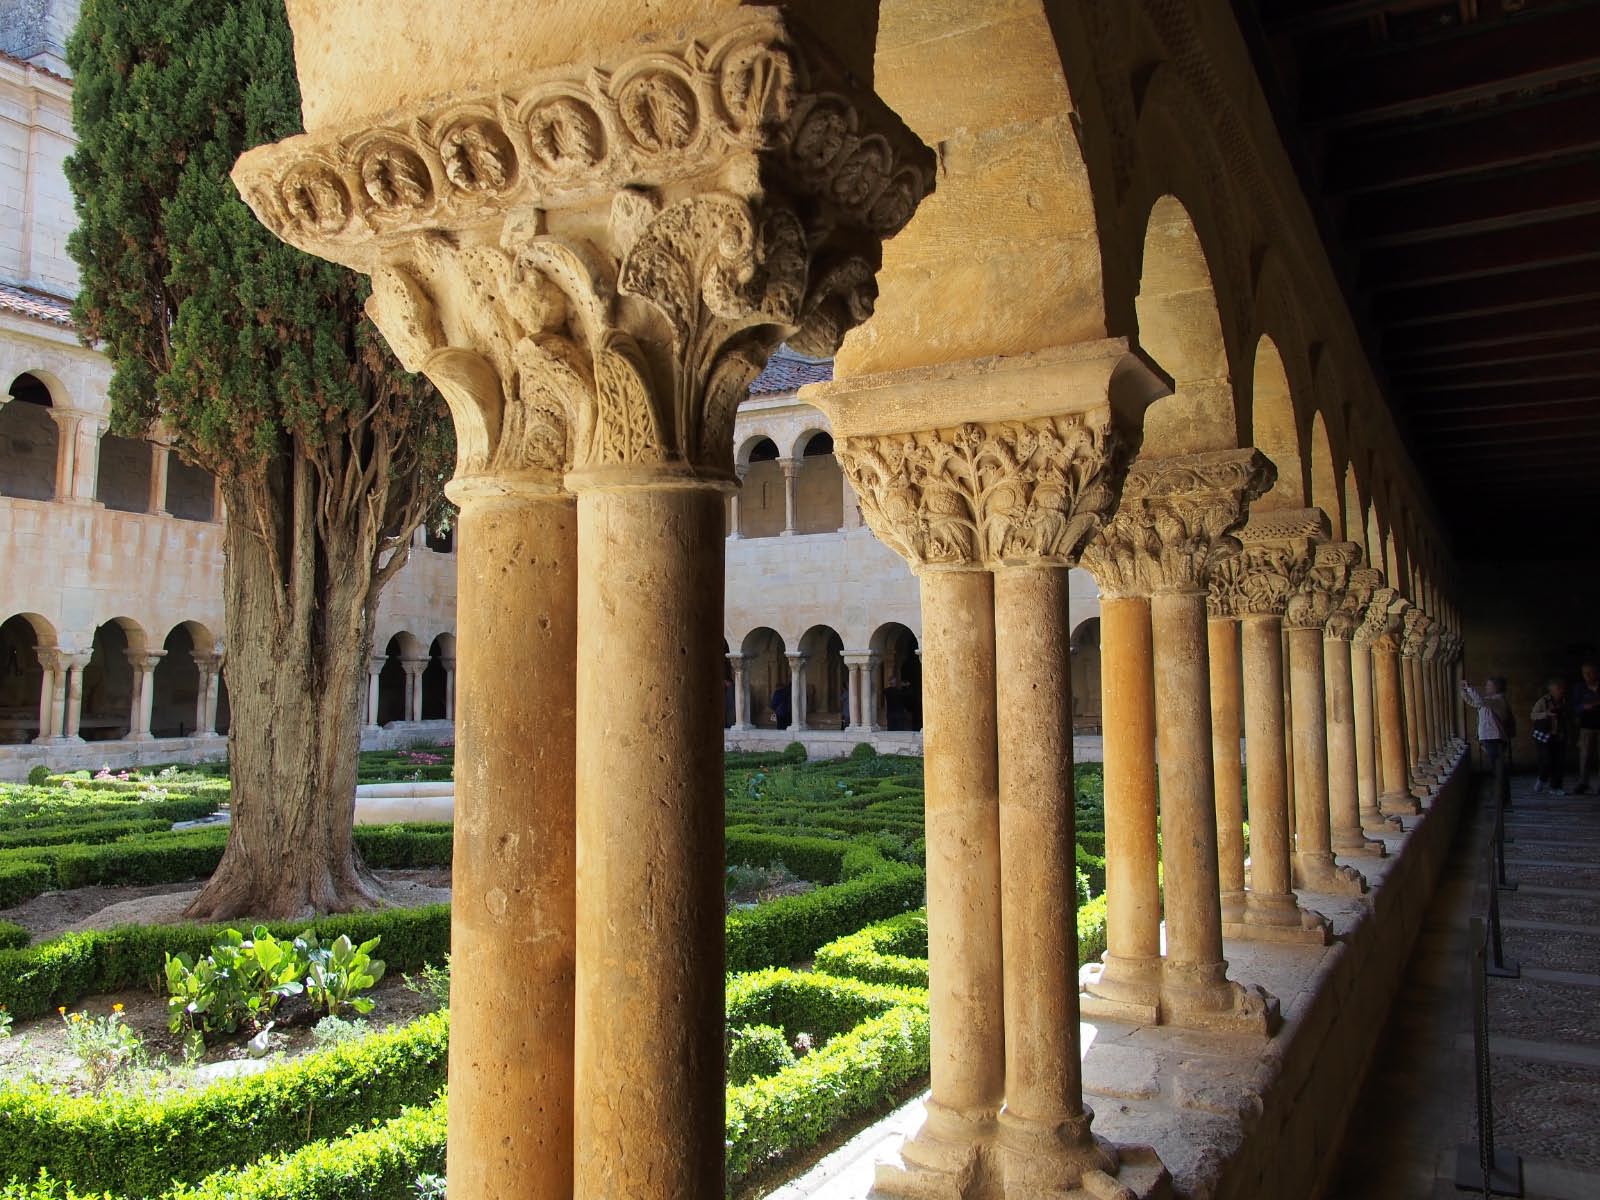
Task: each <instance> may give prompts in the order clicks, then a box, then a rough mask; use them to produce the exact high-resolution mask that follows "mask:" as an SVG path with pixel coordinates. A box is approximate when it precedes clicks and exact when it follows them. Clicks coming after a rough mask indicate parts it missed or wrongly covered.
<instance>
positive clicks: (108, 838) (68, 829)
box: [0, 818, 172, 850]
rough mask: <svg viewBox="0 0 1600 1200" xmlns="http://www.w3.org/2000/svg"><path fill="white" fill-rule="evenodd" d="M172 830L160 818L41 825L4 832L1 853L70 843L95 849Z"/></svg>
mask: <svg viewBox="0 0 1600 1200" xmlns="http://www.w3.org/2000/svg"><path fill="white" fill-rule="evenodd" d="M171 826H172V822H171V821H163V820H161V819H160V818H150V819H135V820H127V819H124V818H112V819H110V820H98V821H86V822H84V823H82V824H71V825H69V824H64V823H59V822H54V821H51V822H48V823H47V822H39V823H37V824H35V825H31V826H29V825H22V826H16V825H13V826H10V827H7V828H0V850H11V849H15V848H16V847H19V846H61V845H65V844H67V843H68V842H78V843H80V844H83V845H94V844H97V843H101V842H114V841H116V840H117V839H118V838H123V837H128V836H129V835H131V834H139V833H154V832H156V831H157V830H162V829H169V828H171Z"/></svg>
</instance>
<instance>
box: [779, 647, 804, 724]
mask: <svg viewBox="0 0 1600 1200" xmlns="http://www.w3.org/2000/svg"><path fill="white" fill-rule="evenodd" d="M785 657H787V658H788V660H789V728H790V729H792V730H794V731H795V732H796V733H801V732H803V731H804V730H805V727H806V663H807V662H808V661H810V660H809V658H808V657H807V656H806V655H804V654H789V655H786V656H785Z"/></svg>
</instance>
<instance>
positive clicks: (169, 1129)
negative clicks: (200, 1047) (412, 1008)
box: [0, 1013, 449, 1197]
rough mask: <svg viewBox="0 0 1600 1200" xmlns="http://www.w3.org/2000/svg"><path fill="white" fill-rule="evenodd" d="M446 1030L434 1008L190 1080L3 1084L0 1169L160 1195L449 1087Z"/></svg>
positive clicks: (5, 1174)
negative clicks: (120, 1088)
mask: <svg viewBox="0 0 1600 1200" xmlns="http://www.w3.org/2000/svg"><path fill="white" fill-rule="evenodd" d="M448 1029H449V1026H448V1022H447V1020H446V1017H445V1015H444V1014H443V1013H434V1014H431V1015H429V1016H425V1017H422V1018H419V1019H418V1020H417V1021H415V1022H413V1023H412V1024H410V1025H407V1026H405V1027H403V1028H400V1029H396V1030H390V1031H386V1032H384V1033H379V1034H374V1035H373V1036H372V1037H370V1038H368V1039H366V1040H365V1041H362V1042H358V1043H353V1044H350V1045H342V1046H334V1047H331V1048H329V1049H327V1050H320V1051H315V1052H313V1053H311V1054H308V1055H306V1056H304V1057H303V1058H299V1059H296V1060H294V1061H292V1062H287V1063H284V1064H282V1065H281V1066H276V1067H271V1068H268V1069H267V1070H265V1071H262V1072H261V1073H260V1074H257V1075H248V1076H244V1077H242V1078H238V1079H228V1080H223V1081H221V1082H218V1083H214V1084H211V1085H210V1086H208V1087H205V1088H200V1089H193V1090H185V1091H168V1092H164V1093H155V1094H151V1093H147V1092H110V1093H104V1094H102V1095H100V1096H97V1097H88V1096H67V1095H63V1094H61V1093H58V1092H55V1091H52V1090H51V1089H49V1088H46V1087H43V1086H40V1085H37V1084H28V1083H24V1084H15V1085H9V1086H0V1178H13V1179H32V1178H33V1177H34V1176H36V1175H37V1174H38V1172H39V1171H40V1169H41V1168H42V1169H44V1170H47V1171H49V1172H50V1174H51V1175H54V1176H56V1177H58V1178H61V1179H69V1180H71V1181H72V1183H73V1186H74V1187H77V1188H82V1189H87V1190H91V1191H93V1190H99V1189H105V1190H109V1191H113V1192H117V1193H120V1194H123V1195H127V1196H130V1197H131V1196H155V1195H158V1194H160V1193H161V1192H162V1191H163V1190H165V1189H166V1188H168V1187H169V1186H170V1185H171V1184H172V1183H173V1181H175V1180H176V1181H180V1182H185V1183H194V1182H198V1181H199V1180H201V1179H203V1178H204V1177H205V1176H207V1175H210V1174H211V1173H213V1172H215V1171H218V1170H222V1169H224V1168H231V1167H236V1166H238V1165H240V1164H242V1163H248V1162H252V1161H254V1160H256V1159H258V1158H260V1157H261V1156H262V1155H266V1154H278V1153H282V1152H284V1151H290V1150H293V1149H295V1148H296V1147H299V1146H301V1145H302V1144H303V1143H304V1142H306V1141H307V1140H309V1139H314V1138H328V1137H337V1136H338V1135H340V1134H343V1133H344V1132H345V1131H346V1130H348V1129H350V1128H351V1127H353V1126H359V1125H363V1124H366V1123H367V1122H369V1121H372V1120H375V1119H378V1120H381V1119H384V1118H387V1117H392V1116H395V1115H397V1114H398V1113H400V1112H401V1110H402V1109H403V1108H404V1107H405V1106H406V1105H408V1104H413V1103H416V1102H417V1100H418V1099H419V1098H425V1097H427V1096H429V1095H430V1094H432V1093H433V1092H435V1091H436V1090H438V1089H439V1088H440V1087H442V1086H443V1084H444V1079H445V1060H446V1041H447V1037H448ZM202 1194H207V1195H223V1194H232V1193H220V1192H215V1191H213V1192H209V1193H202ZM288 1194H290V1195H292V1194H293V1193H288ZM345 1194H346V1195H349V1194H352V1193H345ZM357 1194H358V1193H357Z"/></svg>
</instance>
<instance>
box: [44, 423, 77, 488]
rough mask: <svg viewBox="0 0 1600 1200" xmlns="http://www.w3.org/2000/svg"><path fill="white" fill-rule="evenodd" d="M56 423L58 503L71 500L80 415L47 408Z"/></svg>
mask: <svg viewBox="0 0 1600 1200" xmlns="http://www.w3.org/2000/svg"><path fill="white" fill-rule="evenodd" d="M45 411H46V412H48V413H49V414H50V418H51V420H53V421H54V422H55V423H56V494H55V498H56V500H58V501H64V500H71V499H72V479H73V475H74V474H75V472H76V463H77V457H78V424H79V422H81V421H82V420H83V414H82V413H76V412H73V411H71V410H70V409H63V408H47V409H45Z"/></svg>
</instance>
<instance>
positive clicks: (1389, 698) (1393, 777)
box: [1372, 610, 1419, 817]
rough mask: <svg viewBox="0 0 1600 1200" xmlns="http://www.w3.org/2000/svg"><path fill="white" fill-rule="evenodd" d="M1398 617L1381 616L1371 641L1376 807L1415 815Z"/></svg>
mask: <svg viewBox="0 0 1600 1200" xmlns="http://www.w3.org/2000/svg"><path fill="white" fill-rule="evenodd" d="M1399 626H1400V622H1399V619H1398V617H1397V616H1396V615H1395V614H1394V613H1393V612H1392V610H1391V611H1389V612H1386V613H1385V614H1384V617H1383V623H1382V632H1381V633H1379V634H1378V636H1377V637H1375V638H1374V639H1373V642H1372V696H1373V708H1374V715H1375V718H1376V721H1377V726H1378V765H1379V769H1380V772H1381V774H1380V777H1379V778H1380V782H1381V784H1382V787H1383V790H1382V792H1380V793H1379V795H1378V809H1379V811H1380V812H1382V813H1383V814H1384V815H1385V816H1391V817H1399V816H1410V815H1415V814H1416V813H1417V812H1418V811H1419V808H1418V805H1417V802H1416V800H1415V798H1414V797H1413V796H1412V795H1411V784H1410V778H1409V775H1408V771H1407V765H1406V718H1405V701H1404V699H1403V696H1402V685H1401V681H1400V642H1399V636H1400V633H1399Z"/></svg>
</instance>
